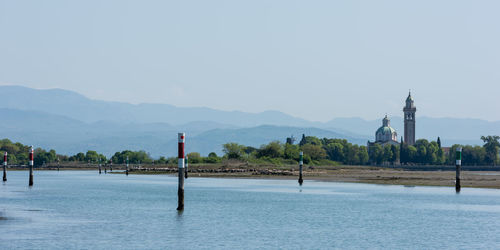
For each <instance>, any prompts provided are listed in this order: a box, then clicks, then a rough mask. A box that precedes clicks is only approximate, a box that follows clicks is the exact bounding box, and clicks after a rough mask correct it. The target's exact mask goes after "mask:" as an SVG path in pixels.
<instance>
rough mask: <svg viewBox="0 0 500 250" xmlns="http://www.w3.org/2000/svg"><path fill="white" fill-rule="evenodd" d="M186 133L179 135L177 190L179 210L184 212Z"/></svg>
mask: <svg viewBox="0 0 500 250" xmlns="http://www.w3.org/2000/svg"><path fill="white" fill-rule="evenodd" d="M185 136H186V134H185V133H179V134H178V139H179V144H178V151H179V159H178V160H177V165H178V166H179V171H178V172H179V187H178V190H177V196H178V206H177V210H184V163H185V162H184V143H185V141H186V138H185Z"/></svg>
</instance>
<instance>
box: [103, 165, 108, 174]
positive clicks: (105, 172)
mask: <svg viewBox="0 0 500 250" xmlns="http://www.w3.org/2000/svg"><path fill="white" fill-rule="evenodd" d="M106 164H107V163H104V174H107V173H108V170H107V168H108V166H106Z"/></svg>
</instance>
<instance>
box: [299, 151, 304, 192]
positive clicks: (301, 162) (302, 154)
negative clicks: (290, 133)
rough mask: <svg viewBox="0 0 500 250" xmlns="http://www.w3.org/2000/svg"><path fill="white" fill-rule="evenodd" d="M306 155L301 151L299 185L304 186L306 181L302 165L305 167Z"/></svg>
mask: <svg viewBox="0 0 500 250" xmlns="http://www.w3.org/2000/svg"><path fill="white" fill-rule="evenodd" d="M303 158H304V153H303V152H302V151H300V158H299V185H301V186H302V183H303V182H304V180H303V179H302V165H304V159H303Z"/></svg>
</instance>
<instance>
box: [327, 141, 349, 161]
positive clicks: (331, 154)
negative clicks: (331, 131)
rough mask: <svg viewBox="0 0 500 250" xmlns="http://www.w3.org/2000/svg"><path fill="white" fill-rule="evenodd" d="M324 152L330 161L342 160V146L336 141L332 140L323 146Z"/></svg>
mask: <svg viewBox="0 0 500 250" xmlns="http://www.w3.org/2000/svg"><path fill="white" fill-rule="evenodd" d="M325 151H326V154H327V155H328V158H329V159H330V160H332V161H338V162H344V146H343V145H342V144H340V143H338V142H332V143H329V144H328V145H326V146H325Z"/></svg>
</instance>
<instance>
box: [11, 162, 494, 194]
mask: <svg viewBox="0 0 500 250" xmlns="http://www.w3.org/2000/svg"><path fill="white" fill-rule="evenodd" d="M113 169H114V170H115V171H112V172H111V171H110V169H109V167H107V168H106V170H107V173H110V174H123V171H124V170H125V169H124V168H123V166H121V165H116V166H115V167H114V168H113ZM188 169H189V172H188V176H189V177H203V178H252V179H288V180H297V179H298V174H299V172H298V167H297V166H252V165H251V166H248V165H238V166H223V165H220V164H208V165H207V164H200V165H194V166H190V167H189V168H188ZM304 169H305V171H304V180H316V181H325V182H351V183H371V184H388V185H404V186H449V187H454V185H455V171H435V170H433V169H429V170H427V171H421V170H417V171H414V170H403V169H394V168H383V167H370V166H335V167H334V166H325V167H313V168H309V167H305V168H304ZM21 170H26V169H25V168H12V169H8V171H21ZM36 170H52V171H57V168H54V167H52V166H51V167H49V168H35V171H36ZM60 170H61V171H68V170H69V171H72V170H88V171H96V174H98V173H97V172H98V168H97V167H96V166H94V167H88V166H86V165H85V166H81V167H77V166H71V167H62V166H61V168H60ZM101 173H102V174H104V167H101ZM129 173H130V174H131V175H134V174H146V175H162V174H167V175H176V174H177V167H176V166H156V167H155V166H151V165H149V166H147V167H143V166H141V168H137V167H135V166H132V167H130V171H129ZM462 187H472V188H494V189H500V171H462Z"/></svg>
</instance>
